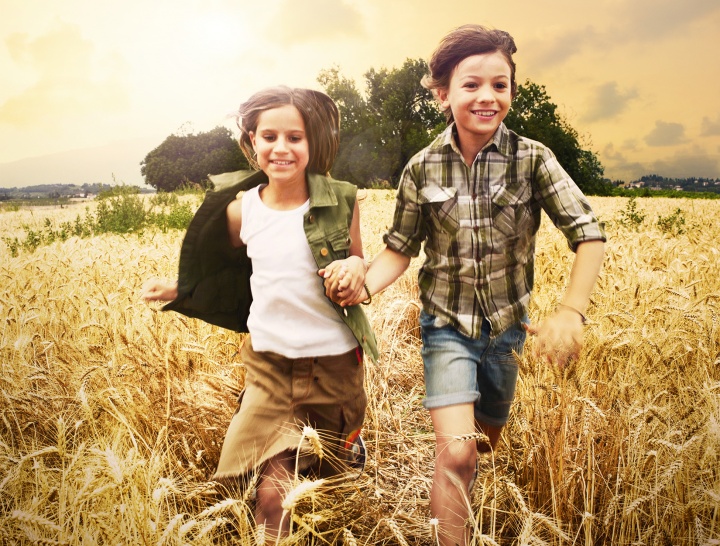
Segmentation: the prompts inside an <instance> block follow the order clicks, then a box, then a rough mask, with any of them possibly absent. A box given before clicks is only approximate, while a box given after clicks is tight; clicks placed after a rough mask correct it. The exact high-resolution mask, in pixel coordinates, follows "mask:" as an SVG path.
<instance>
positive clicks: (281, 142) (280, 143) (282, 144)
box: [275, 137, 288, 152]
mask: <svg viewBox="0 0 720 546" xmlns="http://www.w3.org/2000/svg"><path fill="white" fill-rule="evenodd" d="M287 149H288V147H287V140H285V139H284V138H283V137H279V138H278V139H277V140H276V141H275V151H276V152H277V151H287Z"/></svg>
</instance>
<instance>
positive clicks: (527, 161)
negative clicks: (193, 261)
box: [326, 25, 605, 545]
mask: <svg viewBox="0 0 720 546" xmlns="http://www.w3.org/2000/svg"><path fill="white" fill-rule="evenodd" d="M515 51H516V47H515V43H514V41H513V39H512V37H511V36H510V35H509V34H508V33H507V32H504V31H499V30H491V29H486V28H484V27H482V26H479V25H465V26H462V27H460V28H458V29H456V30H454V31H452V32H450V33H449V34H448V35H447V36H446V37H445V38H444V39H443V40H442V42H441V43H440V45H439V46H438V48H437V49H436V51H435V53H434V54H433V56H432V58H431V60H430V63H429V69H430V74H428V75H427V76H426V77H425V78H424V79H423V85H424V86H425V87H426V88H429V89H431V90H432V92H433V94H434V95H435V97H436V99H437V100H438V102H439V103H440V106H441V108H442V109H443V111H444V112H445V114H446V118H447V122H448V127H447V128H446V130H445V131H444V132H443V133H442V134H441V135H439V136H438V137H437V138H436V139H435V140H434V141H433V142H432V143H431V144H430V145H429V146H428V147H427V148H425V149H424V150H421V151H420V152H419V153H418V154H417V155H415V156H414V157H413V158H412V159H411V160H410V161H409V162H408V164H407V166H406V167H405V170H404V172H403V175H402V177H401V180H400V183H399V186H398V194H397V202H396V209H395V215H394V220H393V225H392V227H391V229H390V230H389V231H388V233H387V234H386V235H385V236H384V242H385V244H386V247H385V249H384V250H383V251H382V252H380V254H379V255H378V256H376V257H375V259H374V260H373V262H372V264H371V266H370V267H369V269H368V270H367V272H366V274H365V278H364V283H363V281H362V272H363V270H364V268H363V267H362V266H361V265H360V263H359V262H360V260H354V259H353V260H352V261H351V262H348V263H346V264H345V267H344V273H340V271H341V270H340V268H341V267H342V266H341V265H340V264H337V265H336V264H333V265H332V266H331V267H329V268H328V271H327V272H326V277H327V280H326V289H327V291H328V294H331V295H333V297H334V298H335V300H336V301H337V302H339V303H340V304H341V305H350V304H355V303H358V302H359V301H364V300H367V299H368V298H370V297H371V295H372V294H374V293H376V292H379V291H380V290H382V289H384V288H385V287H386V286H388V285H389V284H391V283H392V282H393V281H394V280H395V279H397V278H398V277H399V276H400V275H401V274H402V273H403V272H404V271H405V269H406V268H407V267H408V265H409V263H410V259H411V258H412V257H415V256H418V254H419V252H420V248H421V245H422V244H424V250H425V254H426V258H425V262H424V264H423V266H422V268H421V269H420V273H419V285H420V296H421V300H422V303H423V310H422V312H421V315H420V324H421V329H422V341H423V347H422V357H423V363H424V368H425V387H426V398H425V401H424V402H423V404H424V406H425V407H426V408H428V409H429V411H430V415H431V419H432V423H433V427H434V429H435V437H436V441H437V448H436V455H435V472H434V476H433V485H432V491H431V496H430V506H431V516H432V517H434V518H437V519H438V521H439V538H440V543H441V544H443V545H444V544H466V543H467V540H468V537H467V532H466V526H465V524H466V521H467V518H468V517H469V516H470V515H471V514H469V513H468V507H469V502H468V501H467V494H468V489H467V488H469V487H470V486H471V482H472V481H473V473H474V471H475V468H476V460H477V451H481V452H482V451H489V450H492V449H494V448H495V446H496V444H497V441H498V438H499V437H500V432H501V430H502V428H503V426H504V425H505V423H506V422H507V419H508V415H509V410H510V404H511V402H512V399H513V396H514V392H515V384H516V380H517V374H518V365H517V362H516V360H515V358H516V357H515V353H517V354H518V355H519V354H521V353H522V348H523V344H524V342H525V334H526V332H527V333H530V334H531V335H536V336H537V337H536V342H535V352H536V353H537V354H538V355H539V356H543V357H545V358H546V359H547V360H548V361H549V362H555V363H557V364H558V365H559V366H563V365H564V364H565V362H566V361H567V360H568V359H570V358H572V357H575V356H577V354H578V353H579V350H580V347H581V345H582V337H583V331H582V325H583V323H584V322H585V317H584V315H583V314H584V313H585V309H586V308H587V305H588V302H589V299H590V293H591V291H592V289H593V286H594V284H595V281H596V279H597V276H598V274H599V271H600V266H601V263H602V258H603V253H604V241H605V233H604V230H603V227H602V225H601V224H600V223H599V222H598V221H597V219H596V217H595V215H594V214H593V212H592V210H591V208H590V205H589V204H588V202H587V200H586V199H585V197H584V196H583V194H582V192H581V191H580V190H579V189H578V187H577V186H576V185H575V183H574V182H573V181H572V180H571V179H570V177H569V176H568V175H567V173H566V172H565V171H564V170H563V169H562V167H561V166H560V164H559V163H558V162H557V160H556V159H555V156H554V155H553V154H552V152H551V151H550V150H549V149H548V148H546V147H545V146H544V145H542V144H541V143H539V142H535V141H532V140H529V139H526V138H523V137H521V136H518V135H516V134H515V133H513V132H511V131H509V130H508V129H507V128H506V127H505V125H504V124H503V123H502V121H503V119H504V118H505V116H506V115H507V112H508V110H509V108H510V104H511V101H512V98H513V97H514V96H515V93H516V90H517V84H516V81H515V63H514V62H513V59H512V54H513V53H515ZM541 210H544V211H545V212H546V213H547V215H548V216H549V217H550V219H551V220H552V221H553V223H554V224H555V225H556V226H557V227H558V228H559V229H560V230H561V231H562V232H563V234H564V235H565V237H566V238H567V240H568V244H569V245H570V248H571V249H572V250H573V251H574V252H575V253H576V258H575V261H574V263H573V267H572V271H571V274H570V281H569V283H568V286H567V289H566V292H565V295H564V297H563V298H562V300H561V303H560V304H558V306H557V309H556V310H555V312H554V313H553V314H552V315H551V316H549V317H548V318H547V319H546V320H545V321H544V323H543V324H542V325H540V326H535V325H530V324H529V323H528V319H527V305H528V302H529V300H530V293H531V290H532V286H533V264H534V250H535V234H536V232H537V230H538V228H539V226H540V215H541ZM477 432H481V433H483V434H484V435H486V436H487V438H488V441H487V443H485V442H476V441H475V438H477V437H479V436H480V435H478V434H476V433H477ZM468 436H469V437H470V438H471V439H470V440H465V441H460V440H458V437H468ZM457 484H463V487H462V488H460V487H458V486H457Z"/></svg>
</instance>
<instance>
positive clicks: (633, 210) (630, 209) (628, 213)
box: [617, 196, 645, 231]
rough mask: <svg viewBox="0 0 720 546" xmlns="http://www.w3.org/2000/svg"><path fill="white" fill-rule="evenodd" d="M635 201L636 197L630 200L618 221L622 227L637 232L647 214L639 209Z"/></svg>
mask: <svg viewBox="0 0 720 546" xmlns="http://www.w3.org/2000/svg"><path fill="white" fill-rule="evenodd" d="M635 199H636V198H635V196H633V197H631V198H630V199H628V202H627V205H625V209H624V210H621V211H620V214H619V216H618V219H617V221H618V223H619V224H620V225H621V226H624V227H626V228H629V229H633V230H635V231H637V230H638V228H639V227H640V226H641V225H642V223H643V222H644V221H645V213H644V212H642V211H641V210H639V209H638V208H637V203H636V201H635Z"/></svg>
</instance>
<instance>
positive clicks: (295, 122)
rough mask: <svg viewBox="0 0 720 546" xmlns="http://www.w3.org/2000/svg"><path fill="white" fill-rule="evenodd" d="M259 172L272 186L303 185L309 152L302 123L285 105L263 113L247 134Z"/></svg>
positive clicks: (297, 115) (295, 110)
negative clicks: (255, 126)
mask: <svg viewBox="0 0 720 546" xmlns="http://www.w3.org/2000/svg"><path fill="white" fill-rule="evenodd" d="M250 141H251V142H252V145H253V148H254V149H255V153H256V154H257V162H258V165H259V166H260V169H262V170H263V172H264V173H265V174H266V175H267V176H268V179H269V180H270V181H271V182H274V183H282V184H288V183H299V182H302V183H303V184H304V183H305V170H306V169H307V166H308V162H309V161H310V149H309V146H308V141H307V135H306V134H305V122H304V121H303V118H302V116H301V115H300V112H299V111H298V109H297V108H296V107H295V106H293V105H291V104H287V105H284V106H279V107H277V108H272V109H270V110H266V111H264V112H263V113H262V114H260V117H259V118H258V124H257V129H256V130H255V131H254V132H252V131H251V132H250Z"/></svg>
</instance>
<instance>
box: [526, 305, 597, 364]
mask: <svg viewBox="0 0 720 546" xmlns="http://www.w3.org/2000/svg"><path fill="white" fill-rule="evenodd" d="M583 321H584V317H583V316H582V315H581V314H580V313H579V312H577V311H575V310H573V309H570V308H569V307H564V306H559V307H558V308H557V310H556V311H555V313H553V314H552V315H551V316H549V317H548V318H547V319H545V321H544V322H543V323H542V324H541V325H539V326H536V325H533V324H530V325H526V326H525V330H526V331H527V333H528V334H530V335H531V336H535V344H534V347H533V356H534V357H535V358H542V359H544V360H545V361H546V362H548V363H550V364H552V363H555V364H557V365H558V366H559V367H560V368H563V367H564V366H565V364H567V363H568V362H569V361H570V360H572V359H574V358H577V356H578V355H579V354H580V349H581V348H582V344H583Z"/></svg>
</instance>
